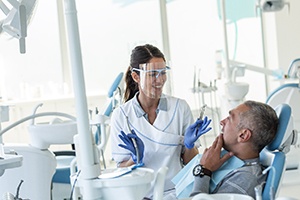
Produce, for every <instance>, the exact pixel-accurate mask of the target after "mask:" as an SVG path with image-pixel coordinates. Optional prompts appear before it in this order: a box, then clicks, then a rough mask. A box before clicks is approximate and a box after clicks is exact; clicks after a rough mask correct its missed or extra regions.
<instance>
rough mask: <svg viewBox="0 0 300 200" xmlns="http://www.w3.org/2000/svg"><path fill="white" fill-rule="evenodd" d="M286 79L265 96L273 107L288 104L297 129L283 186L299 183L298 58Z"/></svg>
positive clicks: (299, 92)
mask: <svg viewBox="0 0 300 200" xmlns="http://www.w3.org/2000/svg"><path fill="white" fill-rule="evenodd" d="M287 77H288V79H287V81H288V83H285V84H283V85H281V86H279V87H278V88H276V89H275V90H274V91H272V92H271V93H270V95H269V96H268V97H267V100H266V103H267V104H269V105H270V106H272V107H273V108H275V107H276V106H277V105H279V104H282V103H285V104H288V105H289V106H290V107H291V109H292V113H293V121H294V128H295V129H296V130H297V132H298V134H296V138H295V142H294V143H293V145H292V146H291V149H290V152H289V153H288V154H287V155H286V172H285V178H284V180H283V187H284V186H286V185H290V184H299V183H300V181H299V180H300V161H299V154H300V141H299V139H298V141H297V138H299V137H300V109H299V105H300V104H299V102H300V58H297V59H295V60H293V61H292V62H291V64H290V66H289V69H288V73H287Z"/></svg>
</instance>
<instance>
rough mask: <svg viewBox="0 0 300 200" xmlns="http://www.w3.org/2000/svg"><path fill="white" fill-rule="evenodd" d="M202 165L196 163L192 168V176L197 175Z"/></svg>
mask: <svg viewBox="0 0 300 200" xmlns="http://www.w3.org/2000/svg"><path fill="white" fill-rule="evenodd" d="M201 171H202V167H201V165H196V166H195V167H194V170H193V174H194V176H199V175H200V174H201Z"/></svg>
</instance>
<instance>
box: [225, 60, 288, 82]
mask: <svg viewBox="0 0 300 200" xmlns="http://www.w3.org/2000/svg"><path fill="white" fill-rule="evenodd" d="M229 63H230V64H231V65H232V66H245V68H246V69H248V70H251V71H255V72H259V73H263V74H265V75H269V76H275V77H276V78H279V79H280V78H283V76H284V73H283V71H282V70H281V69H277V70H271V69H267V68H262V67H257V66H254V65H250V64H247V63H243V62H238V61H235V60H230V61H229Z"/></svg>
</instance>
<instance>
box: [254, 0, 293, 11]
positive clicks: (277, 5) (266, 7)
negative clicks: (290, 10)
mask: <svg viewBox="0 0 300 200" xmlns="http://www.w3.org/2000/svg"><path fill="white" fill-rule="evenodd" d="M285 5H288V6H289V3H287V2H285V1H284V0H260V2H259V7H260V9H261V10H262V11H263V12H276V11H280V10H282V9H283V7H284V6H285Z"/></svg>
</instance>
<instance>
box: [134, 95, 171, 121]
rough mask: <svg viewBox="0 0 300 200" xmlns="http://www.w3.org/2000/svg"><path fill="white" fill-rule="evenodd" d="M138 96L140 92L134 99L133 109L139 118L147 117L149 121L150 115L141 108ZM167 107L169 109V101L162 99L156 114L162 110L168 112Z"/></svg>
mask: <svg viewBox="0 0 300 200" xmlns="http://www.w3.org/2000/svg"><path fill="white" fill-rule="evenodd" d="M138 94H139V92H137V93H136V94H135V95H134V97H133V102H132V103H133V108H134V111H135V114H136V116H137V117H142V116H145V117H146V118H147V119H148V115H147V113H146V112H145V111H144V110H143V108H142V107H141V105H140V103H139V101H138V98H137V97H138ZM167 107H168V101H167V99H166V98H161V99H160V100H159V103H158V107H157V109H156V114H157V113H158V112H159V111H160V110H162V111H167Z"/></svg>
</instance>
